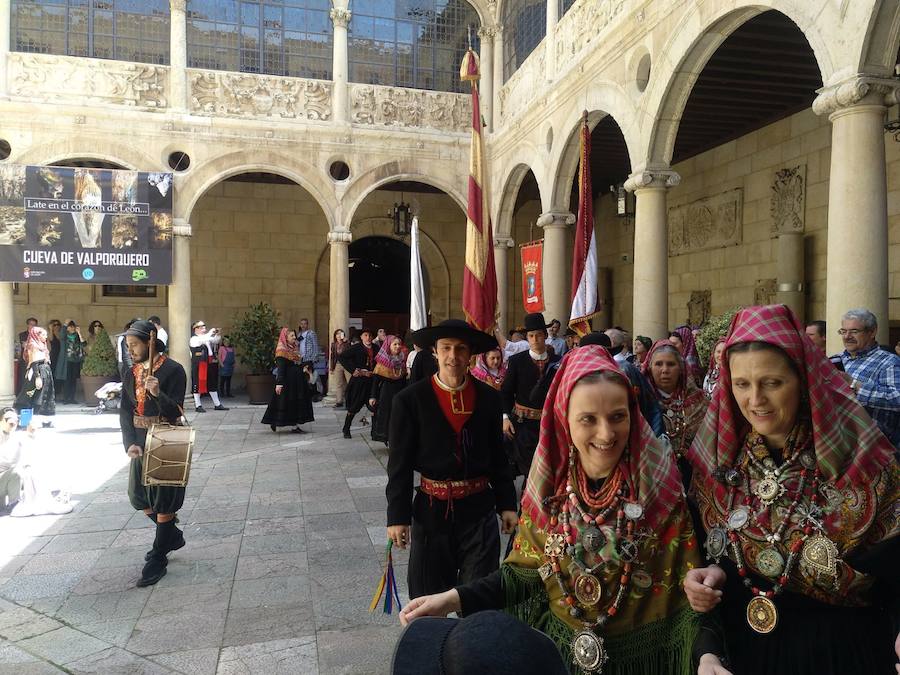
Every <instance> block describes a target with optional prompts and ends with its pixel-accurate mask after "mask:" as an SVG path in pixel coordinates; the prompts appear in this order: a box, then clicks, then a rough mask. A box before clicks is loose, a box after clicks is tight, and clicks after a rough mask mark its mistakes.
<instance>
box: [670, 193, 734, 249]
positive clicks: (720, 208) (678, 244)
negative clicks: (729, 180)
mask: <svg viewBox="0 0 900 675" xmlns="http://www.w3.org/2000/svg"><path fill="white" fill-rule="evenodd" d="M742 213H743V190H741V189H740V188H738V189H735V190H728V191H727V192H722V193H720V194H717V195H713V196H712V197H704V198H703V199H698V200H697V201H694V202H691V203H689V204H682V205H680V206H673V207H672V208H670V209H669V214H668V224H669V255H682V254H684V253H694V252H696V251H705V250H707V249H711V248H721V247H723V246H734V245H735V244H740V243H741V238H742V227H741V221H742Z"/></svg>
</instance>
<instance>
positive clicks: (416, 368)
mask: <svg viewBox="0 0 900 675" xmlns="http://www.w3.org/2000/svg"><path fill="white" fill-rule="evenodd" d="M437 371H438V366H437V359H435V358H434V354H433V353H432V352H431V349H423V350H421V351H419V352H417V353H416V358H414V359H413V362H412V368H410V369H409V382H410V384H412V383H413V382H418V381H419V380H427V379H428V378H430V377H431V376H432V375H434V374H435V373H436V372H437Z"/></svg>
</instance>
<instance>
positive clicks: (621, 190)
mask: <svg viewBox="0 0 900 675" xmlns="http://www.w3.org/2000/svg"><path fill="white" fill-rule="evenodd" d="M609 191H610V192H612V193H613V196H614V197H615V199H616V215H617V216H619V218H630V217H631V216H633V215H634V212H633V211H630V210H629V208H628V206H629V204H628V190H626V189H625V186H624V185H621V184H620V185H610V186H609Z"/></svg>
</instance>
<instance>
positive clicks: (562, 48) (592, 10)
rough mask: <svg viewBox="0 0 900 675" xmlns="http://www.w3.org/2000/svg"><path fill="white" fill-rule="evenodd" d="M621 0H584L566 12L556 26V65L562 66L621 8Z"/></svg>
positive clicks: (587, 43)
mask: <svg viewBox="0 0 900 675" xmlns="http://www.w3.org/2000/svg"><path fill="white" fill-rule="evenodd" d="M624 6H625V0H584V1H583V2H576V3H575V4H574V5H572V8H571V9H570V10H569V11H568V12H566V15H565V16H563V17H562V18H561V19H560V21H559V23H558V24H557V28H556V67H557V68H562V67H564V66H565V65H567V64H568V62H569V61H571V60H572V58H573V57H574V56H575V55H576V54H578V53H579V52H580V51H581V50H582V49H584V48H585V47H586V46H587V45H589V44H590V43H591V42H592V41H594V40H597V39H598V38H599V37H600V34H601V33H602V31H603V30H604V29H605V28H606V27H607V26H609V24H610V23H611V22H612V21H613V19H615V18H616V17H617V16H619V14H620V13H621V12H622V9H623V8H624Z"/></svg>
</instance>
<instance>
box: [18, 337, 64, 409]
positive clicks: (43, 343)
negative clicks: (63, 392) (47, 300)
mask: <svg viewBox="0 0 900 675" xmlns="http://www.w3.org/2000/svg"><path fill="white" fill-rule="evenodd" d="M23 360H24V361H25V363H26V364H27V365H26V368H25V377H24V379H23V383H22V389H21V390H20V391H19V395H18V396H17V397H16V410H18V411H20V412H21V411H22V410H24V409H26V408H31V410H32V415H33V418H32V420H33V422H32V424H34V425H35V426H36V425H37V424H38V422H40V424H41V426H44V427H49V426H52V424H53V421H52V419H49V418H52V417H53V416H54V415H55V414H56V395H55V390H54V386H53V370H52V369H51V367H50V348H49V346H48V345H47V331H46V330H44V329H43V328H41V327H40V326H32V327H31V328H29V329H28V339H27V340H26V341H25V349H24V352H23Z"/></svg>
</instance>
